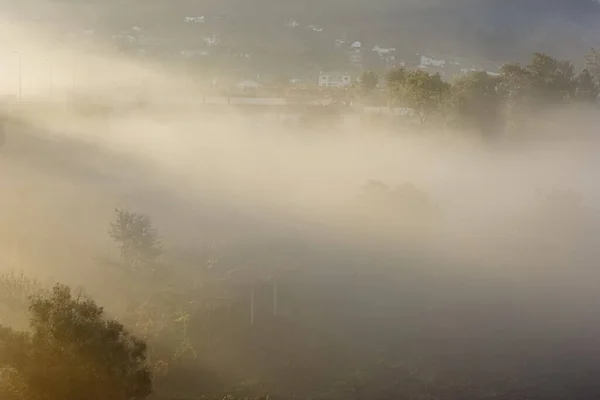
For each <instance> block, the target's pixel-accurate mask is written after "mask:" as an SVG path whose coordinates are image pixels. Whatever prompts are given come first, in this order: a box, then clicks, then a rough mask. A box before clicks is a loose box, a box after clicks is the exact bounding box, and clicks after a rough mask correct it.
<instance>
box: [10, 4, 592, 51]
mask: <svg viewBox="0 0 600 400" xmlns="http://www.w3.org/2000/svg"><path fill="white" fill-rule="evenodd" d="M40 2H41V3H43V4H44V6H45V8H52V7H58V8H60V12H55V13H53V14H54V16H55V17H57V18H61V17H62V18H64V19H69V18H70V19H71V21H72V19H73V17H74V15H76V14H77V13H78V12H82V13H85V14H86V15H88V16H93V19H94V20H95V22H96V23H100V22H102V23H105V24H108V25H111V26H114V27H115V28H116V27H117V26H118V25H124V26H126V25H127V24H136V25H140V26H141V25H144V26H146V27H149V28H151V27H154V26H159V27H161V28H162V29H177V27H178V26H180V25H181V23H182V19H183V17H184V16H187V15H207V16H209V15H219V16H221V17H222V21H227V23H228V24H229V25H230V26H234V27H236V29H235V30H234V31H235V34H236V35H237V37H238V38H239V40H240V41H244V40H255V41H256V42H257V43H258V45H264V42H265V41H268V40H274V38H275V37H276V36H277V35H273V33H274V32H276V31H277V30H281V31H282V35H283V36H286V35H284V34H283V30H284V29H286V27H285V22H286V21H288V20H289V19H291V18H293V19H296V20H297V21H298V22H299V23H300V24H301V25H307V24H316V25H318V26H319V27H321V28H323V32H322V35H321V36H322V39H323V41H324V42H326V43H329V42H331V41H332V38H337V37H340V38H347V39H348V40H361V41H362V42H363V43H365V44H366V45H368V46H371V45H373V44H375V43H377V44H380V45H384V46H390V47H392V46H393V47H396V48H397V49H398V50H399V52H401V53H404V54H413V55H414V54H415V53H417V52H423V51H425V50H426V49H430V50H432V51H436V52H448V53H458V54H463V55H468V54H477V55H480V56H484V57H486V58H491V59H495V60H498V61H506V60H511V59H515V58H516V59H520V58H523V57H529V55H530V54H531V53H532V52H533V51H543V52H549V53H552V55H554V56H558V57H563V58H579V57H580V56H581V53H582V52H585V51H587V50H589V48H590V47H592V46H594V45H597V44H598V43H600V23H599V21H600V5H599V3H598V0H371V1H365V0H24V1H19V2H14V1H8V0H2V3H5V4H3V6H2V8H3V9H4V10H9V9H13V10H17V9H19V11H20V12H30V13H31V12H38V13H39V12H40V10H42V9H43V8H40V7H39V3H40ZM66 9H72V10H70V11H71V12H66V11H65V10H66ZM90 10H93V12H91V11H90ZM48 14H52V13H48ZM63 22H67V21H63ZM223 23H225V22H223ZM129 26H131V25H129ZM278 39H279V40H284V39H283V38H278ZM285 40H292V41H293V40H294V39H293V37H292V38H288V37H287V36H286V37H285ZM245 43H246V42H245V41H244V45H246V44H245ZM294 45H295V43H290V46H289V47H290V48H293V47H294ZM249 46H251V45H249ZM282 48H285V46H282Z"/></svg>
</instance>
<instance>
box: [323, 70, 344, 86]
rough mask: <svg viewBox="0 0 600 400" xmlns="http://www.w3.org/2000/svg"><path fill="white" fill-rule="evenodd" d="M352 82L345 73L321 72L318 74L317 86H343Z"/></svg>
mask: <svg viewBox="0 0 600 400" xmlns="http://www.w3.org/2000/svg"><path fill="white" fill-rule="evenodd" d="M350 84H352V78H351V77H350V75H348V74H347V73H343V74H342V73H323V72H322V73H321V74H319V86H321V87H344V86H350Z"/></svg>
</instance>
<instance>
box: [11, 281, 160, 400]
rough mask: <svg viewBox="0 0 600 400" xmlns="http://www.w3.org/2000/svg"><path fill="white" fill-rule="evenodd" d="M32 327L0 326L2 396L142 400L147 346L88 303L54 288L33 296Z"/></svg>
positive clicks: (146, 390)
mask: <svg viewBox="0 0 600 400" xmlns="http://www.w3.org/2000/svg"><path fill="white" fill-rule="evenodd" d="M30 311H31V323H30V329H29V330H28V331H24V332H18V331H13V330H11V329H9V328H0V329H1V330H0V367H2V371H3V374H2V378H3V379H2V390H3V391H4V392H3V393H2V394H3V396H2V398H7V397H8V398H14V399H21V398H22V399H27V400H83V399H92V400H94V399H97V400H102V399H106V398H111V399H115V400H143V399H145V398H147V397H148V396H149V394H150V392H151V389H152V384H151V374H150V369H149V368H148V364H147V362H146V344H145V343H144V341H142V340H139V339H137V338H136V337H134V336H132V335H131V334H130V333H129V332H127V331H126V330H125V328H124V327H123V325H121V324H119V323H118V322H116V321H114V320H107V319H105V318H104V316H103V309H102V308H101V307H99V306H97V305H96V304H95V303H94V302H93V301H92V300H91V299H88V298H86V297H84V296H82V295H76V294H73V293H72V292H71V290H70V289H69V288H68V287H67V286H62V285H56V286H54V288H53V289H52V291H51V292H50V293H48V294H41V295H38V296H35V297H32V298H31V304H30Z"/></svg>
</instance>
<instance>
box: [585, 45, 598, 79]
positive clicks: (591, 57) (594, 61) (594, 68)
mask: <svg viewBox="0 0 600 400" xmlns="http://www.w3.org/2000/svg"><path fill="white" fill-rule="evenodd" d="M585 69H586V70H588V71H589V73H590V75H592V77H593V78H594V81H595V83H596V84H600V50H597V49H592V50H591V51H590V52H589V53H588V54H586V55H585Z"/></svg>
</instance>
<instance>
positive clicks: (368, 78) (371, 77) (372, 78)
mask: <svg viewBox="0 0 600 400" xmlns="http://www.w3.org/2000/svg"><path fill="white" fill-rule="evenodd" d="M378 83H379V76H377V74H376V73H375V72H373V71H365V72H364V73H363V75H362V77H361V78H360V87H361V89H362V90H363V92H364V93H370V92H372V91H373V90H375V88H376V87H377V84H378Z"/></svg>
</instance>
